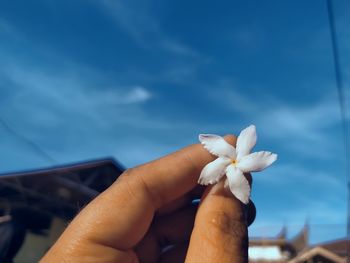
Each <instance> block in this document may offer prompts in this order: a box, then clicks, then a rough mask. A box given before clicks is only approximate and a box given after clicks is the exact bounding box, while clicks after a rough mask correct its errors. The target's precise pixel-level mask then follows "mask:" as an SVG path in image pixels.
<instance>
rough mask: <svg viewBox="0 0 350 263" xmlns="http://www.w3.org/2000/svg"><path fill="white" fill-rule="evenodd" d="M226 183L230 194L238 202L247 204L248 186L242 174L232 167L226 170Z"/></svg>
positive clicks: (248, 196)
mask: <svg viewBox="0 0 350 263" xmlns="http://www.w3.org/2000/svg"><path fill="white" fill-rule="evenodd" d="M226 175H227V183H228V186H229V187H230V190H231V192H232V193H233V195H234V196H235V197H237V199H238V200H240V201H241V202H242V203H244V204H248V202H249V198H250V186H249V182H248V180H247V179H246V178H245V177H244V175H243V172H242V171H241V170H240V169H238V168H237V167H235V166H233V165H229V166H228V167H227V168H226Z"/></svg>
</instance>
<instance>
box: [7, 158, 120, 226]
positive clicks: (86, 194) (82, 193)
mask: <svg viewBox="0 0 350 263" xmlns="http://www.w3.org/2000/svg"><path fill="white" fill-rule="evenodd" d="M123 171H124V168H123V167H122V166H121V165H120V164H119V163H118V162H117V161H115V160H114V159H111V158H108V159H102V160H94V161H87V162H81V163H74V164H69V165H63V166H56V167H49V168H46V169H40V170H33V171H25V172H18V173H10V174H3V175H0V193H1V195H0V214H1V213H2V214H3V213H5V211H8V210H11V211H17V210H21V211H23V210H25V211H32V212H33V213H34V212H35V213H38V214H41V215H43V214H45V215H49V216H51V217H52V216H57V217H60V218H63V219H66V220H70V219H71V218H72V217H74V215H75V214H76V213H77V212H78V211H79V210H80V209H81V208H82V207H83V206H85V205H86V204H87V203H88V202H90V201H91V200H92V199H93V198H94V197H95V196H97V195H98V194H99V193H100V192H102V191H104V190H105V189H106V188H108V187H109V186H110V185H111V184H112V183H113V182H114V181H115V180H116V179H117V178H118V176H119V175H120V174H121V173H122V172H123Z"/></svg>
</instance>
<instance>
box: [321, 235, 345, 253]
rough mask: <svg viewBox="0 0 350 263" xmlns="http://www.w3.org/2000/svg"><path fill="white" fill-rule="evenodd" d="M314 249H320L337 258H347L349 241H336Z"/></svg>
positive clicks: (322, 244)
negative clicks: (335, 255)
mask: <svg viewBox="0 0 350 263" xmlns="http://www.w3.org/2000/svg"><path fill="white" fill-rule="evenodd" d="M314 247H322V248H325V249H327V250H329V251H332V252H333V253H335V254H337V255H339V256H347V255H348V251H350V240H349V239H347V238H342V239H336V240H332V241H329V242H325V243H320V244H317V245H315V246H314Z"/></svg>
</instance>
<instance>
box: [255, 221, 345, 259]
mask: <svg viewBox="0 0 350 263" xmlns="http://www.w3.org/2000/svg"><path fill="white" fill-rule="evenodd" d="M286 236H287V231H286V228H285V227H284V228H283V229H282V230H281V232H280V233H279V234H278V235H277V236H276V237H274V238H252V239H251V240H250V241H249V262H253V263H263V262H274V263H285V262H288V263H332V262H334V263H346V262H347V255H348V253H349V252H348V251H350V241H349V240H347V239H339V240H333V241H329V242H326V243H320V244H316V245H312V246H310V245H309V244H308V238H309V228H308V226H307V225H305V226H304V227H303V229H302V230H301V231H300V232H299V233H298V234H297V235H296V236H295V237H294V238H292V239H287V237H286Z"/></svg>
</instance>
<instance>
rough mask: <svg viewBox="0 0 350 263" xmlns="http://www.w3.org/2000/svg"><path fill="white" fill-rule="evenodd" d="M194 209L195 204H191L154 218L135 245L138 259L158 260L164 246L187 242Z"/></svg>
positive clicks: (145, 260)
mask: <svg viewBox="0 0 350 263" xmlns="http://www.w3.org/2000/svg"><path fill="white" fill-rule="evenodd" d="M196 210H197V206H194V205H192V206H189V207H187V208H185V209H182V210H180V211H178V212H176V213H174V214H171V215H167V216H163V217H160V218H158V219H156V220H155V221H154V222H153V224H152V226H151V228H150V229H149V231H148V232H147V234H146V236H145V237H144V238H143V239H142V240H141V242H140V243H139V244H138V245H137V247H136V253H137V255H138V256H139V259H140V261H141V262H145V263H148V262H158V257H159V255H160V254H161V252H162V250H163V249H164V248H165V247H168V246H170V245H175V244H179V243H183V242H188V241H189V239H190V235H191V232H192V228H193V224H194V218H195V214H196ZM182 262H183V261H182Z"/></svg>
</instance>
